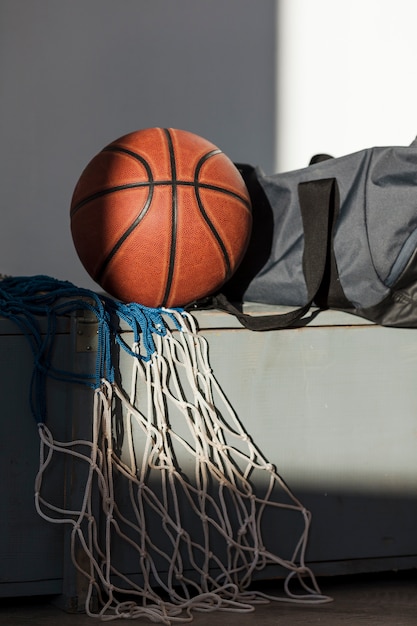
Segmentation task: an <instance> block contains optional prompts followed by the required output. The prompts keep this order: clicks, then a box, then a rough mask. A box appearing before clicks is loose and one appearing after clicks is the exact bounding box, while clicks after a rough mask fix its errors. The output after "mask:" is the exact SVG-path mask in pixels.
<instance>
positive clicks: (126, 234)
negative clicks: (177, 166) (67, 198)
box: [90, 146, 154, 282]
mask: <svg viewBox="0 0 417 626" xmlns="http://www.w3.org/2000/svg"><path fill="white" fill-rule="evenodd" d="M102 152H123V153H124V154H127V155H129V156H131V157H133V158H134V159H136V160H137V161H139V163H141V165H143V167H144V168H145V170H146V173H147V175H148V178H149V183H152V182H153V175H152V170H151V167H150V165H149V163H148V162H147V161H146V159H144V158H143V157H142V156H141V155H140V154H136V153H135V152H132V150H129V149H127V148H123V147H121V146H108V147H107V148H104V150H102ZM140 186H141V185H140ZM135 187H138V185H137V184H135V183H133V184H132V183H130V184H126V185H119V186H118V187H117V189H116V188H115V187H113V188H112V190H113V192H114V191H122V190H123V189H131V188H135ZM148 189H149V192H148V197H147V198H146V202H145V204H144V206H143V207H142V209H141V211H140V212H139V213H138V215H137V216H136V218H135V219H134V220H133V222H132V223H131V224H130V226H129V227H128V228H127V229H126V230H125V231H124V233H123V234H122V236H121V237H119V239H118V240H117V242H116V243H115V245H114V246H113V248H112V249H111V250H110V252H109V254H108V255H107V256H106V258H105V259H104V261H103V262H102V263H101V265H100V267H99V268H98V270H97V273H96V275H95V277H94V280H96V282H100V281H101V279H102V277H103V275H104V273H105V271H106V269H107V267H108V265H109V263H110V262H111V260H112V259H113V258H114V256H115V254H116V253H117V251H118V250H119V249H120V248H121V247H122V245H123V244H124V242H125V241H126V239H127V238H128V237H129V235H130V234H131V233H132V232H133V231H134V230H135V228H136V227H137V226H138V224H140V222H141V221H142V220H143V218H144V217H145V215H146V214H147V212H148V209H149V207H150V205H151V202H152V198H153V192H154V187H153V185H152V184H150V185H149V187H148ZM112 190H106V191H105V192H103V193H102V194H101V195H106V193H111V191H112ZM90 201H91V198H90Z"/></svg>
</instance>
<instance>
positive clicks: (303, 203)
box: [211, 178, 339, 331]
mask: <svg viewBox="0 0 417 626" xmlns="http://www.w3.org/2000/svg"><path fill="white" fill-rule="evenodd" d="M298 197H299V203H300V209H301V216H302V221H303V228H304V252H303V272H304V277H305V281H306V285H307V295H308V298H307V303H306V304H305V305H303V306H302V307H299V308H297V309H294V310H292V311H289V312H287V313H281V314H279V313H278V314H277V313H275V314H272V315H250V314H248V313H243V311H242V310H241V309H240V308H239V307H238V306H236V305H234V304H232V303H231V302H230V301H229V300H228V299H227V297H226V296H225V295H224V294H223V293H220V294H217V295H215V296H213V298H211V307H212V308H217V309H220V310H223V311H227V312H228V313H231V314H232V315H234V316H235V317H236V318H237V319H238V320H239V322H240V323H241V324H242V325H243V326H244V327H245V328H248V329H249V330H255V331H263V330H279V329H283V328H290V327H292V326H294V325H295V324H296V323H297V322H299V321H300V320H301V318H303V317H304V316H305V315H306V313H307V312H308V311H309V309H310V307H311V305H312V304H313V302H314V299H315V297H316V296H317V294H318V292H319V290H320V287H321V285H322V283H323V279H324V277H325V273H326V267H327V266H328V263H329V260H330V250H331V238H332V224H333V220H334V216H335V215H336V214H337V212H338V207H337V203H338V197H339V194H338V188H337V181H336V179H335V178H323V179H319V180H312V181H307V182H303V183H300V184H299V185H298Z"/></svg>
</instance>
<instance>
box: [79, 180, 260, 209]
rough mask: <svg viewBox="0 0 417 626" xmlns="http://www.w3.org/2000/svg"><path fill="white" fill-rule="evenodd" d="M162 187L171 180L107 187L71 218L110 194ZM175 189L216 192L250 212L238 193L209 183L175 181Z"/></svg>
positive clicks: (87, 199)
mask: <svg viewBox="0 0 417 626" xmlns="http://www.w3.org/2000/svg"><path fill="white" fill-rule="evenodd" d="M163 185H172V181H171V180H153V181H151V182H148V181H140V182H136V183H126V184H125V185H115V186H114V187H109V189H103V190H102V191H98V192H97V193H94V194H91V196H88V197H87V198H84V199H83V200H81V201H80V202H79V203H78V204H76V205H75V206H74V207H73V208H72V210H71V217H73V216H74V215H75V214H76V213H77V211H79V209H81V208H82V207H83V206H85V205H86V204H88V203H89V202H93V201H94V200H97V199H99V198H102V197H103V196H107V195H109V194H111V193H116V192H118V191H124V190H125V189H137V188H140V187H157V186H158V187H159V186H163ZM176 185H177V187H199V188H200V189H208V190H209V191H216V192H217V193H223V194H225V195H228V196H231V197H233V198H236V199H237V200H240V201H241V202H242V203H243V204H244V205H245V206H246V207H247V208H248V210H250V205H249V202H248V201H247V200H246V199H245V198H243V197H242V196H241V195H239V194H238V193H235V192H233V191H229V190H228V189H224V188H223V187H217V186H216V185H211V184H209V183H200V182H198V183H196V182H195V181H188V180H177V181H176Z"/></svg>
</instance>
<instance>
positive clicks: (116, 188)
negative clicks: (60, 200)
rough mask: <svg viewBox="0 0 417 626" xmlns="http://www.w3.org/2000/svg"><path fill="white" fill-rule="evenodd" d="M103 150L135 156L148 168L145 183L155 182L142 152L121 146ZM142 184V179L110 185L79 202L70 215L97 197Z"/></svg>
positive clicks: (108, 147)
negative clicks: (138, 152) (137, 152)
mask: <svg viewBox="0 0 417 626" xmlns="http://www.w3.org/2000/svg"><path fill="white" fill-rule="evenodd" d="M101 152H124V153H125V154H127V155H129V156H131V157H133V158H134V159H136V160H137V161H139V163H141V165H143V167H144V168H145V170H146V173H147V175H148V178H149V181H146V183H145V184H146V185H149V184H152V183H153V175H152V170H151V168H150V166H149V163H148V162H147V161H146V159H144V158H143V157H142V156H141V155H140V154H136V152H133V151H132V150H128V148H123V147H121V146H107V147H106V148H103V150H102V151H101ZM142 186H143V183H142V181H140V182H139V183H137V182H136V183H126V184H124V185H115V186H114V187H109V189H102V190H101V191H98V192H97V193H93V194H91V196H88V197H87V198H84V199H83V200H81V201H80V202H79V203H78V204H76V205H75V207H73V208H72V210H71V212H70V216H71V217H72V216H73V215H75V213H76V212H77V211H78V210H79V209H81V207H83V206H84V205H85V204H88V203H89V202H92V201H93V200H97V198H101V197H103V196H106V195H108V194H110V193H114V192H116V191H122V190H123V189H135V188H136V187H142Z"/></svg>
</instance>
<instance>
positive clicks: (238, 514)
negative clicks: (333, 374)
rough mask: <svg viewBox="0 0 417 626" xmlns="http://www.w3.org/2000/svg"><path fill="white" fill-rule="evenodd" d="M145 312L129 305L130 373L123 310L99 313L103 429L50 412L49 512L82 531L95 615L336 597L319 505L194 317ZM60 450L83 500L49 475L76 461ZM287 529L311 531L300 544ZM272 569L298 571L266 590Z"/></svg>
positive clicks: (179, 612) (76, 559)
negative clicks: (288, 468)
mask: <svg viewBox="0 0 417 626" xmlns="http://www.w3.org/2000/svg"><path fill="white" fill-rule="evenodd" d="M77 306H79V305H77ZM112 306H113V311H112V312H113V313H114V305H112ZM99 308H100V307H99ZM132 311H133V309H132V308H130V309H127V308H123V310H120V309H119V310H118V314H119V317H120V318H121V319H123V320H124V321H126V320H127V321H128V322H129V323H131V326H132V328H133V329H134V333H133V334H134V341H133V346H132V347H131V349H130V350H129V349H127V348H126V346H124V345H123V341H122V340H121V339H120V334H118V333H115V336H117V342H118V344H119V345H120V346H122V347H124V348H125V350H120V351H121V352H122V353H123V354H128V355H129V356H128V361H129V367H128V368H127V370H126V368H125V370H126V372H127V373H126V372H124V373H123V375H122V374H120V375H119V376H117V375H116V376H114V372H115V371H116V370H115V368H114V361H115V359H116V357H115V352H114V350H113V351H112V352H111V351H110V343H109V336H110V335H109V332H108V331H109V328H110V326H109V316H108V315H107V314H106V315H102V314H101V317H100V316H99V317H100V320H99V321H100V323H99V350H98V354H97V364H99V365H100V367H98V370H99V372H100V373H101V376H100V380H99V382H98V384H96V386H95V390H94V392H92V393H93V394H94V402H93V408H92V411H91V413H92V415H91V414H90V413H89V409H88V406H87V407H86V411H87V414H86V415H85V421H86V423H88V424H89V425H90V426H89V428H90V435H89V437H88V438H81V439H79V438H77V434H76V433H75V436H74V439H72V440H70V441H57V440H56V439H55V438H54V434H53V427H52V426H50V425H47V424H46V423H45V421H42V420H41V421H39V436H40V442H41V445H40V467H39V473H38V475H37V478H36V485H35V503H36V507H37V510H38V512H39V514H40V515H41V516H42V517H44V518H45V519H47V520H48V521H50V522H52V523H57V524H67V525H69V526H70V546H71V548H70V549H71V557H72V561H73V564H74V567H75V568H76V569H77V571H78V572H79V574H80V576H81V577H82V578H83V579H84V582H85V586H86V596H85V610H86V612H87V613H88V614H89V615H91V616H95V617H99V618H101V619H102V620H113V619H117V618H126V619H134V618H139V617H147V618H148V619H150V620H151V621H153V622H160V623H164V624H171V623H174V622H180V621H190V620H191V619H192V614H193V611H214V610H223V611H240V612H243V611H251V610H253V609H254V606H255V605H256V604H257V603H259V602H265V601H269V600H272V599H273V600H280V601H286V602H307V603H315V604H316V603H320V602H326V601H328V600H329V598H327V597H326V596H323V595H322V594H321V592H320V590H319V588H318V586H317V583H316V581H315V578H314V575H313V573H312V572H311V571H310V570H309V568H308V567H307V566H306V563H305V551H306V547H307V540H308V531H309V526H310V513H309V511H307V510H306V509H305V507H304V506H303V505H302V503H301V502H300V501H299V500H298V499H297V498H296V497H295V496H294V494H293V493H292V492H291V490H290V489H289V488H288V486H287V485H286V484H285V482H284V480H283V479H282V478H281V477H280V475H279V474H278V472H277V470H276V468H275V467H274V466H273V465H272V464H271V463H269V462H268V460H267V459H265V458H264V456H263V455H262V453H261V451H259V450H258V449H257V447H256V445H255V444H254V443H253V442H252V440H251V438H250V436H249V434H248V433H247V431H246V430H245V428H244V427H243V426H242V424H241V423H240V421H239V419H238V417H237V416H236V414H235V412H234V411H233V409H232V407H231V406H230V403H229V402H228V400H227V398H226V397H225V395H224V393H223V392H222V389H221V387H220V385H219V384H218V382H217V380H216V378H215V376H214V374H213V372H212V371H211V369H210V365H209V359H208V345H207V342H206V340H205V339H204V337H203V336H202V335H201V334H200V333H199V332H198V331H197V329H196V327H195V321H194V319H193V317H192V316H191V315H189V314H188V313H185V312H182V311H160V312H159V313H158V315H155V312H153V313H152V315H151V317H152V320H151V323H149V320H146V319H145V318H146V316H147V312H146V310H145V309H144V308H142V307H141V308H139V309H137V308H136V309H135V313H134V314H133V313H132ZM101 313H102V311H101ZM132 315H133V317H135V319H136V323H135V324H133V323H132ZM144 315H145V318H144ZM103 320H104V321H103ZM103 329H104V330H103ZM104 331H106V332H104ZM100 344H101V347H100ZM110 352H111V354H112V363H111V364H110ZM105 373H107V375H103V374H105ZM58 457H59V458H61V459H62V458H65V459H66V460H68V461H69V460H70V461H71V468H72V469H71V472H72V474H73V475H76V476H77V481H78V483H80V482H81V483H82V490H81V492H82V493H81V496H80V498H79V501H77V502H76V504H74V502H72V504H71V507H68V506H66V505H63V504H62V499H60V498H59V497H57V498H56V499H55V501H54V495H53V494H52V493H51V490H50V489H48V477H49V475H51V474H53V473H55V471H56V467H63V466H66V467H67V466H68V464H62V463H61V464H56V463H55V461H56V459H57V458H58ZM55 478H56V475H55ZM65 480H66V478H65V477H64V476H63V477H62V481H63V484H64V482H65ZM285 526H290V527H291V528H292V529H297V538H296V540H295V541H293V542H292V545H289V544H288V539H287V534H286V533H285V532H282V530H283V528H284V527H285ZM271 528H272V529H273V531H272V532H271ZM281 534H282V543H281V544H280V543H279V541H280V536H281ZM277 537H278V539H277ZM271 539H272V541H271ZM269 544H272V548H271V546H269ZM277 545H278V546H279V548H278V549H277ZM278 551H279V552H280V556H278V554H277V552H278ZM270 565H272V566H274V567H278V568H279V569H280V570H282V572H284V573H285V577H284V582H282V580H280V579H279V580H277V586H279V585H282V587H283V593H281V594H277V595H273V596H266V595H265V594H264V593H262V592H261V591H259V589H258V590H257V589H256V587H254V586H253V584H252V583H253V581H256V580H257V579H258V578H259V572H262V571H263V570H265V568H266V567H267V566H270ZM294 578H295V579H297V581H298V583H297V589H296V590H295V591H294V590H291V587H292V586H293V585H292V584H291V581H292V580H293V579H294Z"/></svg>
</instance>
